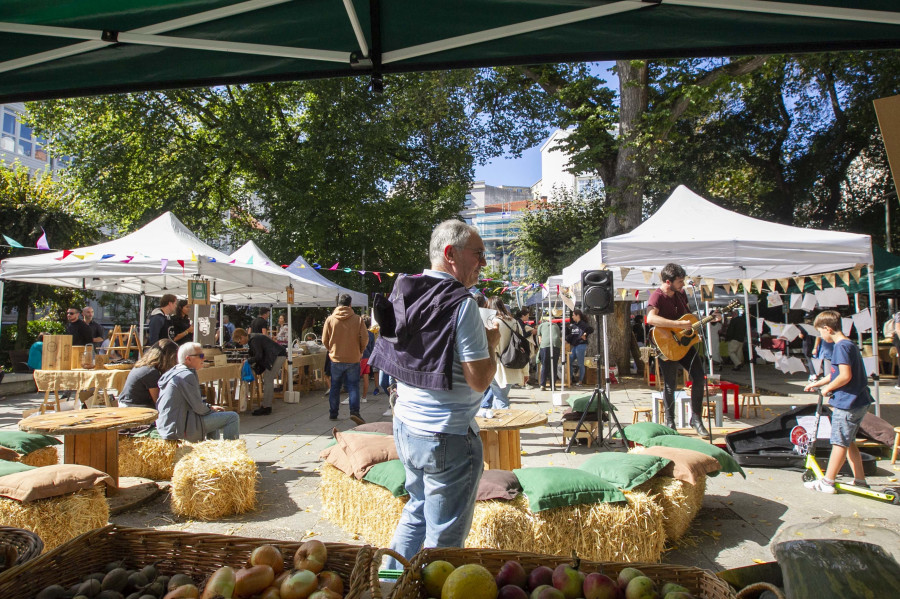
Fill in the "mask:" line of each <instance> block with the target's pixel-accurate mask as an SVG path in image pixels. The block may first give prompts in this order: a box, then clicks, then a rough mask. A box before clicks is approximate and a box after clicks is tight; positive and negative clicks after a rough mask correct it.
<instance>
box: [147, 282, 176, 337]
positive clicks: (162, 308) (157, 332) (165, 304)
mask: <svg viewBox="0 0 900 599" xmlns="http://www.w3.org/2000/svg"><path fill="white" fill-rule="evenodd" d="M176 300H177V298H176V297H175V296H174V295H172V294H171V293H167V294H165V295H164V296H162V297H161V298H159V308H156V309H155V310H153V312H151V313H150V321H149V323H148V327H149V330H148V339H147V343H148V344H149V345H153V344H154V343H156V342H157V341H159V340H160V339H171V338H172V337H174V336H175V335H174V332H173V331H172V321H171V319H170V318H171V316H172V313H173V312H174V311H175V301H176Z"/></svg>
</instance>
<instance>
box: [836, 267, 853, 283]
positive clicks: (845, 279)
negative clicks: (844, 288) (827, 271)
mask: <svg viewBox="0 0 900 599" xmlns="http://www.w3.org/2000/svg"><path fill="white" fill-rule="evenodd" d="M834 275H835V277H836V278H837V282H838V283H840V284H841V285H849V284H850V273H849V272H848V271H846V270H844V271H841V272H836V273H834Z"/></svg>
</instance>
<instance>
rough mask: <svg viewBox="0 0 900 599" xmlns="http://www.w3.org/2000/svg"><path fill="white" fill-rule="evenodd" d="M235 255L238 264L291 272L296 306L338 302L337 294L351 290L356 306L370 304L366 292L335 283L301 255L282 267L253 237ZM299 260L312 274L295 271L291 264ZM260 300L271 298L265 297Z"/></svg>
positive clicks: (284, 273)
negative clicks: (302, 274)
mask: <svg viewBox="0 0 900 599" xmlns="http://www.w3.org/2000/svg"><path fill="white" fill-rule="evenodd" d="M231 258H232V259H234V260H237V263H238V264H245V265H247V266H252V267H253V268H256V269H259V270H263V271H266V272H271V273H278V274H280V275H287V276H288V277H289V279H290V282H291V285H293V287H294V304H293V305H295V306H324V307H332V306H336V305H337V296H338V295H340V294H341V293H349V294H351V296H352V297H353V305H354V306H365V305H366V296H365V294H362V293H358V292H356V291H352V290H350V289H344V288H343V287H341V286H340V285H338V284H336V283H332V282H331V281H329V280H328V279H326V278H325V277H323V276H322V275H320V274H319V273H317V272H316V271H315V269H314V268H312V267H310V266H309V265H308V264H307V263H306V261H305V260H303V258H300V257H298V258H297V259H296V260H294V264H292V265H290V266H289V267H288V268H281V266H279V265H278V264H276V263H275V262H274V261H273V260H272V259H271V258H269V257H268V256H267V255H266V254H265V252H263V251H262V250H261V249H259V246H258V245H256V244H255V243H254V242H253V241H248V242H247V243H245V244H244V245H243V246H241V248H240V249H239V250H237V251H235V252H233V253H232V254H231ZM298 260H300V261H302V264H304V265H305V267H300V266H297V267H296V268H295V270H296V271H301V272H304V274H307V273H306V271H309V274H308V276H301V275H298V274H295V272H294V271H292V270H291V267H293V266H294V265H297V264H298V262H297V261H298ZM304 269H305V270H304ZM285 301H286V298H285V299H282V300H281V302H279V303H284V302H285ZM260 303H267V302H264V301H261V302H260Z"/></svg>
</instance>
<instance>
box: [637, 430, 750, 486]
mask: <svg viewBox="0 0 900 599" xmlns="http://www.w3.org/2000/svg"><path fill="white" fill-rule="evenodd" d="M644 445H645V446H646V447H676V448H678V449H690V450H692V451H699V452H700V453H705V454H706V455H708V456H712V457H714V458H715V459H716V460H717V461H718V462H719V464H720V465H721V466H722V470H721V472H740V474H741V476H743V477H744V478H747V475H746V474H744V471H743V469H742V468H741V466H740V464H738V463H737V461H736V460H735V459H734V458H733V457H731V454H730V453H728V452H727V451H725V450H724V449H721V448H719V447H716V446H715V445H713V444H712V443H707V442H706V441H701V440H700V439H692V438H690V437H683V436H681V435H660V436H659V437H654V438H652V439H649V440H648V441H647V442H646V443H644ZM716 474H718V473H716ZM716 474H712V473H710V474H709V476H716Z"/></svg>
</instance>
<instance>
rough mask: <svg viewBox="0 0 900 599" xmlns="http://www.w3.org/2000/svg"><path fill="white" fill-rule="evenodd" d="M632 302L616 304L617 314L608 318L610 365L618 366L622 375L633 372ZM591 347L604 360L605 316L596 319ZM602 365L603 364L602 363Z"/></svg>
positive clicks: (614, 313) (607, 332)
mask: <svg viewBox="0 0 900 599" xmlns="http://www.w3.org/2000/svg"><path fill="white" fill-rule="evenodd" d="M630 316H631V302H615V312H613V313H612V314H608V315H607V316H606V327H607V328H606V335H607V339H608V343H609V365H610V366H616V367H618V369H619V373H620V374H627V373H629V372H631V337H632V332H631V319H630ZM595 321H596V324H595V325H594V330H595V331H596V332H597V334H596V335H594V336H593V339H594V340H595V341H594V343H593V344H592V345H591V349H592V350H594V353H595V354H596V355H599V356H601V358H600V359H601V360H602V359H603V358H602V356H603V316H596V317H595ZM601 365H602V363H601Z"/></svg>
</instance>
